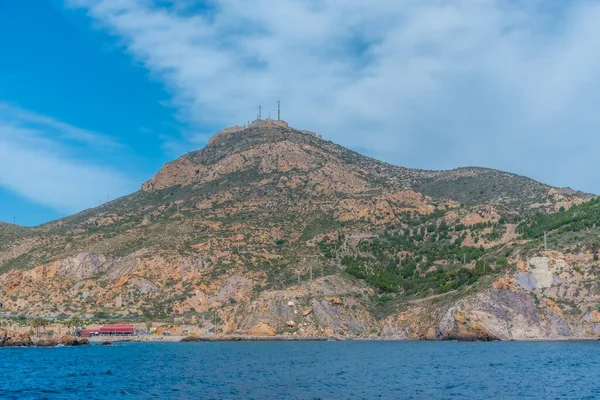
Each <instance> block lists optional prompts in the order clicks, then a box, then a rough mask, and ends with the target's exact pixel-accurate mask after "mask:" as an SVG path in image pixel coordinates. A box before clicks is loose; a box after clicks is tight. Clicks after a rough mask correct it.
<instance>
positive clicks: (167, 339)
mask: <svg viewBox="0 0 600 400" xmlns="http://www.w3.org/2000/svg"><path fill="white" fill-rule="evenodd" d="M599 340H600V338H591V337H577V338H564V337H563V338H561V337H556V338H526V339H510V340H456V339H452V340H427V339H405V338H398V337H324V336H315V337H313V336H300V337H298V336H296V337H294V336H247V335H239V336H164V337H137V336H132V337H127V338H110V337H94V338H90V344H94V345H96V344H100V343H104V342H111V343H113V344H118V343H202V342H361V341H363V342H368V341H377V342H461V343H484V342H505V343H510V342H515V343H519V342H520V343H522V342H596V341H599Z"/></svg>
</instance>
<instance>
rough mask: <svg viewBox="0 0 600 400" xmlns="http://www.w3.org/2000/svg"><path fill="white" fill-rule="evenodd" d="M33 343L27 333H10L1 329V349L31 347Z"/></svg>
mask: <svg viewBox="0 0 600 400" xmlns="http://www.w3.org/2000/svg"><path fill="white" fill-rule="evenodd" d="M31 346H33V341H32V340H31V337H30V336H29V334H27V333H18V332H10V331H7V330H6V329H2V328H0V347H31Z"/></svg>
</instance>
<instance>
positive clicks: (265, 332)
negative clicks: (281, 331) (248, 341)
mask: <svg viewBox="0 0 600 400" xmlns="http://www.w3.org/2000/svg"><path fill="white" fill-rule="evenodd" d="M248 333H249V334H250V335H252V336H274V335H275V333H276V332H275V329H273V328H271V326H269V324H266V323H264V322H261V323H260V324H258V325H256V326H255V327H254V328H252V329H251V330H250V331H248Z"/></svg>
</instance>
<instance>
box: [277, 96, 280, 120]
mask: <svg viewBox="0 0 600 400" xmlns="http://www.w3.org/2000/svg"><path fill="white" fill-rule="evenodd" d="M277 121H281V101H279V100H277Z"/></svg>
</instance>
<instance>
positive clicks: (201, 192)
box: [0, 120, 591, 338]
mask: <svg viewBox="0 0 600 400" xmlns="http://www.w3.org/2000/svg"><path fill="white" fill-rule="evenodd" d="M589 198H590V196H589V195H586V194H583V193H580V192H575V191H570V190H562V189H556V188H552V187H550V186H547V185H545V184H542V183H539V182H536V181H534V180H531V179H529V178H525V177H521V176H518V175H514V174H509V173H505V172H501V171H495V170H490V169H485V168H460V169H456V170H453V171H425V170H415V169H408V168H403V167H398V166H393V165H390V164H386V163H383V162H380V161H377V160H374V159H372V158H369V157H365V156H362V155H360V154H358V153H356V152H353V151H351V150H348V149H345V148H343V147H341V146H338V145H336V144H334V143H331V142H329V141H326V140H324V139H323V138H321V137H320V136H318V135H317V134H315V133H312V132H308V131H301V130H296V129H293V128H291V127H289V126H288V125H287V124H286V123H285V122H283V121H272V120H266V121H263V120H260V121H255V122H254V123H253V124H252V125H250V126H247V127H233V128H229V129H226V130H223V131H220V132H218V133H217V134H216V135H215V136H214V137H213V138H212V139H211V140H210V142H209V144H208V145H207V146H206V147H205V148H203V149H201V150H199V151H196V152H192V153H189V154H186V155H184V156H182V157H180V158H179V159H177V160H175V161H173V162H171V163H168V164H166V165H165V166H164V167H163V168H162V169H161V170H160V171H159V172H158V173H157V174H156V175H155V176H154V177H153V178H152V179H151V180H149V181H148V182H146V183H144V184H143V185H142V187H141V189H140V190H139V191H138V192H136V193H133V194H131V195H129V196H125V197H123V198H120V199H117V200H115V201H112V202H110V203H107V204H104V205H102V206H101V207H98V208H95V209H90V210H86V211H84V212H82V213H80V214H77V215H74V216H71V217H68V218H64V219H62V220H58V221H55V222H52V223H49V224H46V225H43V226H40V227H36V228H29V229H7V228H6V229H5V228H3V226H0V234H2V236H0V238H1V239H0V246H1V247H0V274H2V275H0V303H2V304H3V305H4V308H5V310H6V311H7V312H12V313H26V314H35V315H38V314H44V315H48V314H53V315H60V314H65V315H78V316H83V317H93V316H97V317H99V316H112V317H131V318H137V319H147V320H164V321H171V322H172V321H173V319H174V318H175V319H177V320H178V321H182V323H187V324H190V326H193V327H194V328H195V329H198V330H199V333H200V334H201V333H202V332H207V331H208V330H211V329H212V330H214V329H218V330H219V331H220V332H227V333H231V332H238V333H250V334H259V333H263V334H264V333H265V332H267V333H280V334H283V333H286V332H287V333H288V334H303V335H306V334H317V335H333V334H336V335H349V336H368V335H392V336H403V337H431V338H434V337H454V336H456V335H462V334H464V335H471V336H476V337H484V336H485V335H489V336H490V337H492V336H493V337H502V338H504V337H506V335H513V332H504V331H502V332H496V331H494V327H492V328H490V327H489V326H487V325H486V324H485V323H484V322H485V321H477V324H479V325H477V324H475V325H473V324H471V322H469V321H470V320H465V321H463V322H460V318H462V317H460V316H461V315H463V316H464V315H467V314H468V315H471V314H472V315H481V310H479V309H478V308H477V307H488V308H489V307H494V306H493V304H502V305H501V306H502V307H505V308H507V307H508V308H510V309H513V310H514V313H515V315H521V314H522V313H523V312H525V311H523V310H522V309H521V308H522V307H521V306H523V304H525V305H526V306H529V303H528V302H529V299H530V300H531V302H533V304H534V308H536V307H537V305H536V303H535V298H534V297H533V294H535V295H536V296H538V297H536V298H537V300H538V301H540V302H541V300H540V298H539V297H540V296H543V294H542V293H541V292H540V293H537V292H535V290H541V289H539V288H537V287H536V289H533V290H534V291H533V292H532V290H530V289H527V288H524V287H522V285H519V282H521V281H519V280H518V279H517V275H515V274H517V273H522V276H521V275H518V276H520V277H521V278H522V279H521V278H519V279H521V280H523V279H525V278H523V276H525V277H528V276H529V275H527V274H530V275H531V276H532V277H535V276H537V275H535V274H538V272H535V271H537V270H535V271H533V270H532V269H531V268H533V267H529V266H528V265H529V264H528V263H529V262H530V258H531V257H533V256H535V255H537V256H540V255H542V254H541V253H540V252H541V241H540V239H539V238H538V237H537V236H531V235H529V234H524V233H523V232H525V231H524V228H523V227H524V226H526V224H527V221H530V220H531V219H533V220H536V221H537V219H539V218H540V217H539V215H543V216H547V218H553V217H552V216H553V215H555V213H558V214H556V215H560V214H561V213H565V212H568V211H567V210H571V209H573V210H576V209H578V207H586V205H582V206H576V205H577V204H581V203H584V202H585V201H586V200H588V199H589ZM536 218H537V219H536ZM519 223H520V224H521V225H517V224H519ZM546 256H548V255H544V257H546ZM553 257H559V256H557V255H556V254H554V255H553ZM536 262H537V261H536ZM549 262H550V261H548V262H546V264H548V263H549ZM565 262H566V263H567V264H568V262H567V261H565ZM523 263H524V264H525V268H523ZM535 265H537V264H535ZM519 266H521V267H519ZM519 268H521V269H523V271H520V270H519ZM528 268H529V270H531V271H529V270H528ZM536 268H537V267H536ZM523 274H524V275H523ZM515 279H516V280H515ZM527 279H528V278H527ZM535 279H537V278H535ZM515 282H516V283H515ZM536 282H538V281H537V280H536ZM551 286H552V285H551ZM527 287H529V286H527ZM553 290H554V289H553ZM532 293H533V294H532ZM485 296H488V297H489V298H488V297H485ZM494 296H496V297H494ZM498 296H499V297H498ZM522 296H525V297H522ZM469 299H471V300H469ZM502 301H504V303H502ZM553 301H554V300H553ZM569 301H575V300H572V299H571V300H569ZM511 302H514V303H515V304H513V303H511ZM540 304H541V303H540ZM544 304H545V303H544ZM554 304H558V303H556V302H554ZM469 307H471V308H473V307H474V308H473V309H470V308H469ZM498 307H500V305H498ZM519 307H521V308H519ZM523 307H525V306H523ZM557 307H558V309H559V310H560V309H561V308H560V307H559V306H557ZM527 310H528V309H527ZM536 310H537V311H536V312H537V314H535V313H534V314H535V315H537V317H539V318H540V320H541V319H543V318H546V320H548V318H550V316H549V315H550V314H551V312H552V309H550V308H549V306H544V307H542V308H539V309H538V308H536ZM529 311H531V310H529ZM554 311H556V310H554ZM531 312H533V311H531ZM557 312H558V311H557ZM590 312H591V311H590ZM461 313H462V314H461ZM478 313H479V314H478ZM519 313H521V314H519ZM427 314H429V315H437V316H438V317H437V318H430V317H425V315H427ZM563 317H564V315H563ZM563 317H561V318H563ZM457 318H458V319H457ZM465 318H467V317H465ZM489 318H491V317H489ZM494 318H498V317H494ZM502 321H503V320H502ZM561 321H565V322H564V324H565V325H568V324H567V322H566V320H565V319H564V318H563V319H562V320H561ZM496 322H497V321H496ZM505 322H506V321H504V322H502V323H505ZM498 323H499V322H498ZM561 323H562V322H561ZM577 323H578V324H579V323H580V321H579V320H577ZM444 324H445V325H444ZM461 324H462V325H461ZM528 324H530V325H531V323H530V322H528ZM214 325H216V326H214ZM534 325H535V327H536V329H538V331H539V332H538V331H536V332H537V333H536V335H538V336H544V337H545V336H548V335H550V336H551V335H553V334H554V333H555V332H557V331H556V329H558V328H556V329H555V326H554V325H552V326H551V327H550V328H548V329H547V330H546V331H544V330H543V329H542V328H540V327H539V324H538V323H537V322H535V323H534ZM578 326H579V325H578ZM531 329H533V328H531ZM590 329H591V328H590ZM461 332H462V333H461ZM540 332H541V333H540ZM517 334H518V333H517ZM503 335H504V336H503ZM513 336H514V335H513Z"/></svg>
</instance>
